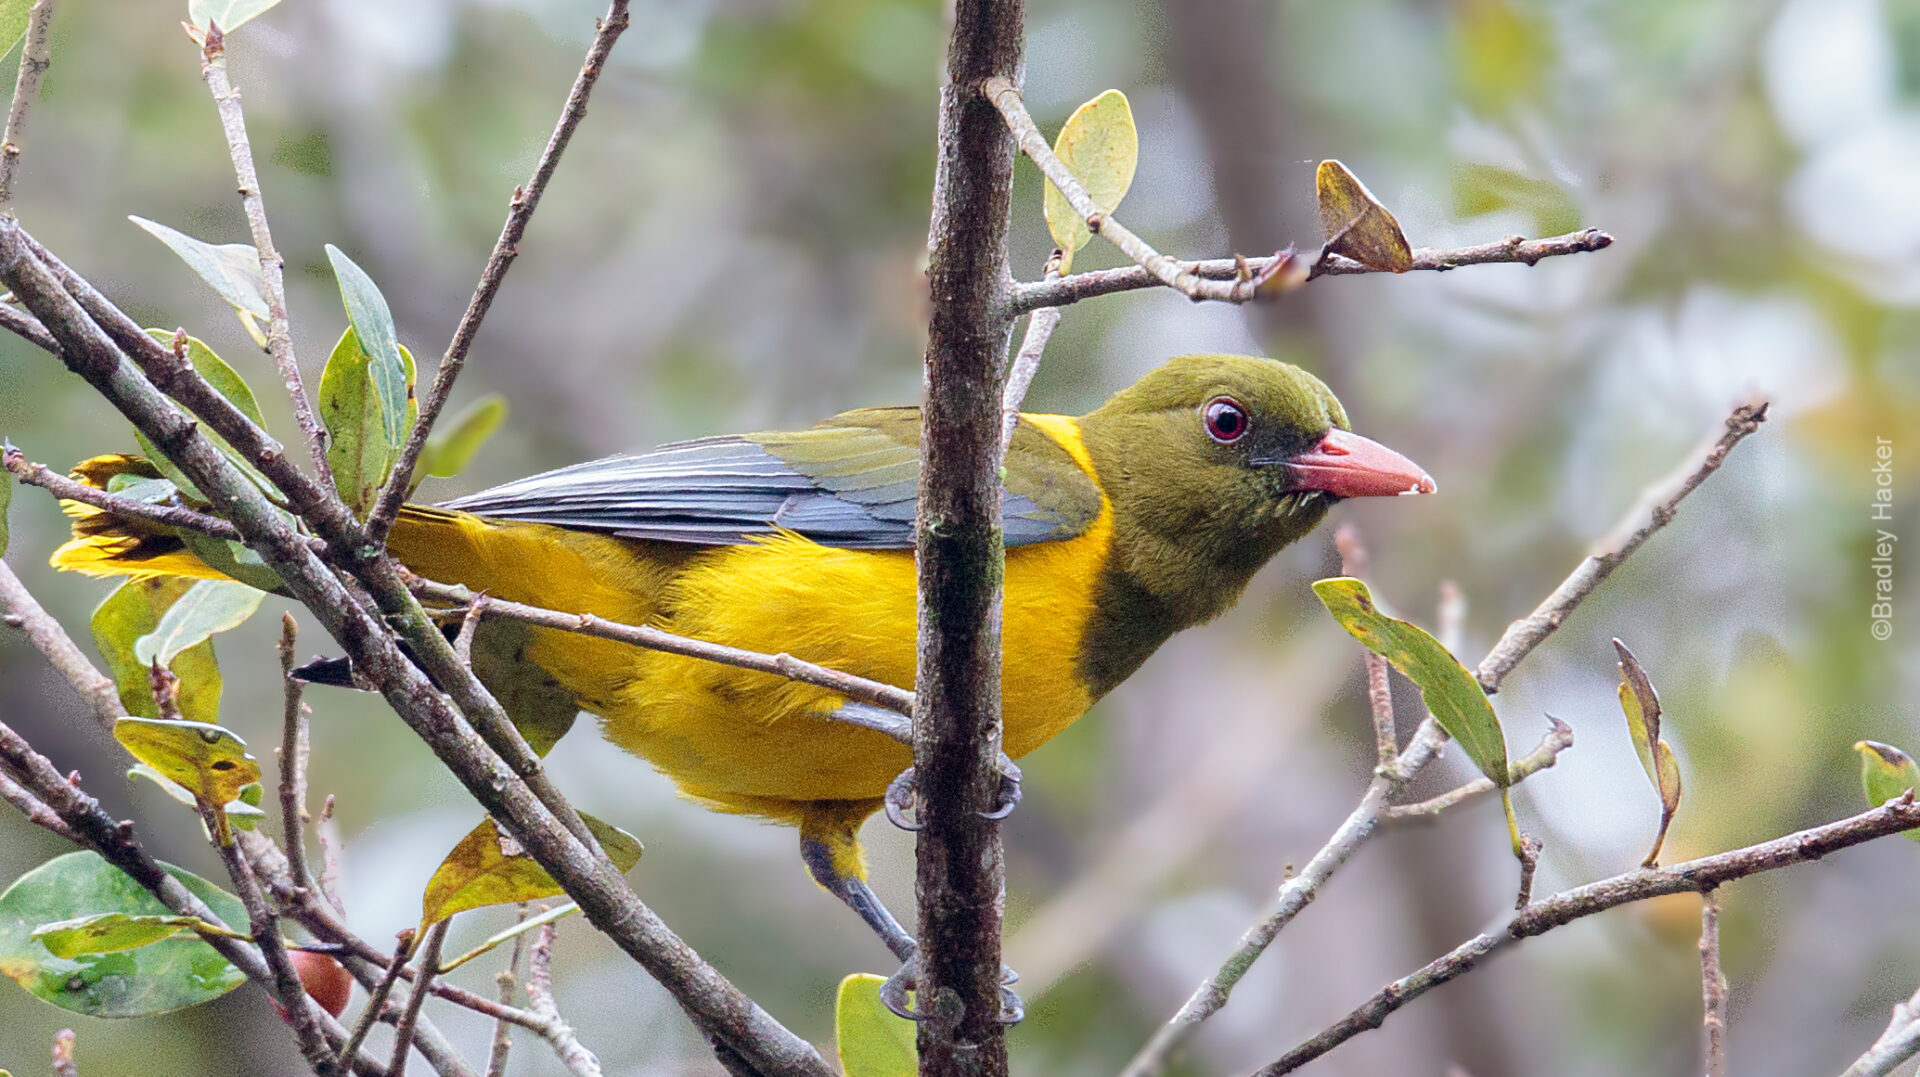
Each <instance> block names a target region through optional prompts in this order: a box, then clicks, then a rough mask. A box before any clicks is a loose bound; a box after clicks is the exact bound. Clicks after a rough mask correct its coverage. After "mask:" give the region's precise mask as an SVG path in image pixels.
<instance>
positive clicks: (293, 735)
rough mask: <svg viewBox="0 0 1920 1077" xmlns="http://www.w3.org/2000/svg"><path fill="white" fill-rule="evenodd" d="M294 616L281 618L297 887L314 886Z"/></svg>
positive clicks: (286, 808) (290, 850)
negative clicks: (309, 855)
mask: <svg viewBox="0 0 1920 1077" xmlns="http://www.w3.org/2000/svg"><path fill="white" fill-rule="evenodd" d="M299 633H300V629H299V626H298V625H296V624H295V623H294V620H293V614H291V613H283V614H281V615H280V699H281V704H280V825H281V828H282V832H283V834H284V835H285V837H284V843H285V845H286V851H287V870H288V872H289V873H291V874H292V876H293V881H294V885H295V886H312V885H313V873H312V872H311V871H309V870H308V868H307V751H308V740H307V708H306V704H305V703H303V702H301V700H300V691H301V687H302V684H301V681H300V679H299V678H298V677H295V676H294V675H293V648H294V643H295V641H296V640H297V639H298V638H299Z"/></svg>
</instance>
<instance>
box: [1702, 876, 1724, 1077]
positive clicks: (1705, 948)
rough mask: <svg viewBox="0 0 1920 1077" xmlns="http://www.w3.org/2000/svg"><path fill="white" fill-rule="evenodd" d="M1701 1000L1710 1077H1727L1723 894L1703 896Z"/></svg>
mask: <svg viewBox="0 0 1920 1077" xmlns="http://www.w3.org/2000/svg"><path fill="white" fill-rule="evenodd" d="M1700 999H1701V1004H1702V1005H1701V1009H1702V1011H1703V1012H1704V1014H1705V1017H1704V1018H1703V1020H1702V1024H1704V1025H1705V1026H1706V1033H1707V1066H1706V1077H1726V1074H1727V1045H1726V1042H1725V1034H1726V1029H1727V977H1726V974H1725V973H1723V972H1721V971H1720V891H1718V890H1708V891H1705V892H1704V893H1702V894H1701V895H1700Z"/></svg>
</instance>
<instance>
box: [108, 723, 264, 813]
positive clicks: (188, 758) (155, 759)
mask: <svg viewBox="0 0 1920 1077" xmlns="http://www.w3.org/2000/svg"><path fill="white" fill-rule="evenodd" d="M113 739H115V740H117V741H119V742H120V744H121V746H122V747H124V748H126V750H127V751H128V752H131V753H132V754H133V757H134V758H135V759H138V760H140V761H141V762H142V763H145V764H147V765H148V766H150V767H152V768H153V769H154V770H157V771H159V772H160V773H161V774H162V775H164V776H165V777H166V778H167V779H168V780H170V781H174V782H178V783H179V784H180V785H182V786H184V787H185V788H186V789H187V791H188V792H190V793H192V794H193V795H194V796H195V797H196V798H198V799H199V800H201V801H203V802H205V803H207V804H212V805H216V806H221V805H225V804H227V803H228V802H229V801H232V800H235V799H238V798H239V796H240V789H241V787H242V786H246V785H251V784H253V783H255V782H258V781H259V780H260V764H259V763H258V762H255V761H254V758H253V756H251V755H248V754H247V744H246V742H245V741H243V740H241V739H240V738H239V737H236V736H234V735H233V734H232V733H231V732H229V731H227V730H225V729H222V728H220V727H219V726H217V725H209V724H207V723H205V722H176V721H169V720H167V719H162V718H122V719H120V720H119V721H117V722H115V723H113Z"/></svg>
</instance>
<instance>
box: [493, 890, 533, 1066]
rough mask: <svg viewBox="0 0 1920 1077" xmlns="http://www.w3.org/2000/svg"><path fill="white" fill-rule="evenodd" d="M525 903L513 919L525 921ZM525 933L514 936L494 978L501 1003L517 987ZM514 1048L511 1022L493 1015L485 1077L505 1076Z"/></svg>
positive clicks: (508, 1000) (507, 1003)
mask: <svg viewBox="0 0 1920 1077" xmlns="http://www.w3.org/2000/svg"><path fill="white" fill-rule="evenodd" d="M526 918H527V906H526V904H525V903H524V902H523V903H521V905H520V914H519V916H518V917H517V918H516V920H515V922H516V923H519V922H522V921H525V920H526ZM526 948H527V937H526V935H524V934H521V935H515V936H514V937H513V950H512V951H511V952H510V953H509V955H508V957H507V967H506V968H504V969H501V970H500V972H499V974H498V975H496V976H495V977H494V978H493V985H494V987H495V988H496V989H497V990H498V991H499V992H500V1005H502V1006H511V1005H513V1000H514V998H515V996H516V994H517V992H518V990H519V986H520V981H519V974H520V955H521V954H523V953H525V952H526ZM511 1050H513V1024H512V1023H511V1022H509V1021H508V1020H507V1019H506V1018H504V1017H496V1018H494V1019H493V1044H492V1046H491V1047H489V1048H488V1050H487V1077H506V1074H507V1053H508V1052H509V1051H511Z"/></svg>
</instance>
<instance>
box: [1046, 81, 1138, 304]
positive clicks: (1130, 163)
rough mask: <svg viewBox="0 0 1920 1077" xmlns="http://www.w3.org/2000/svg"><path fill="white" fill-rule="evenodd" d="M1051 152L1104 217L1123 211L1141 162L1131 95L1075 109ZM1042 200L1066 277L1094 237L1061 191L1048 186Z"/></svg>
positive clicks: (1113, 95) (1116, 94) (1112, 95)
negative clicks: (1129, 101) (1075, 258)
mask: <svg viewBox="0 0 1920 1077" xmlns="http://www.w3.org/2000/svg"><path fill="white" fill-rule="evenodd" d="M1053 152H1054V155H1055V156H1057V157H1059V158H1060V160H1061V162H1062V163H1063V164H1065V165H1066V166H1067V169H1068V171H1070V172H1072V173H1073V174H1074V177H1075V178H1076V179H1078V180H1079V181H1080V184H1081V186H1083V187H1085V188H1086V189H1087V194H1088V195H1089V196H1091V197H1092V198H1093V204H1094V205H1095V206H1097V207H1099V209H1100V212H1101V213H1103V214H1104V213H1112V212H1113V211H1114V210H1116V209H1118V208H1120V200H1121V199H1122V198H1125V197H1126V196H1127V188H1129V187H1131V186H1133V169H1134V166H1135V164H1137V163H1138V162H1139V159H1140V133H1139V132H1138V131H1137V130H1136V129H1135V128H1134V126H1133V108H1132V106H1130V105H1128V104H1127V95H1126V94H1123V93H1121V92H1120V91H1119V90H1108V91H1107V92H1106V93H1103V94H1101V95H1100V96H1099V97H1096V98H1094V99H1093V100H1091V101H1088V102H1087V103H1086V104H1084V105H1081V106H1080V107H1079V108H1077V109H1074V110H1073V115H1071V116H1068V117H1067V122H1066V124H1065V125H1064V126H1062V127H1061V128H1060V137H1058V138H1056V139H1054V142H1053ZM1042 194H1043V201H1042V204H1041V209H1042V211H1043V212H1044V213H1045V214H1046V217H1047V231H1048V232H1049V233H1051V234H1052V235H1053V241H1054V242H1055V243H1057V244H1059V246H1060V272H1062V273H1065V272H1067V270H1068V269H1070V268H1071V267H1072V266H1073V252H1075V251H1077V250H1079V249H1080V248H1082V247H1084V246H1086V245H1087V242H1088V241H1089V240H1091V239H1092V238H1093V233H1092V232H1091V231H1089V230H1088V228H1087V222H1086V219H1085V218H1084V217H1081V216H1080V214H1078V213H1076V212H1074V209H1073V207H1072V206H1070V205H1068V204H1067V196H1066V195H1063V194H1061V193H1060V190H1059V188H1057V187H1055V186H1054V185H1053V184H1051V183H1047V184H1045V185H1044V186H1043V188H1042Z"/></svg>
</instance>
